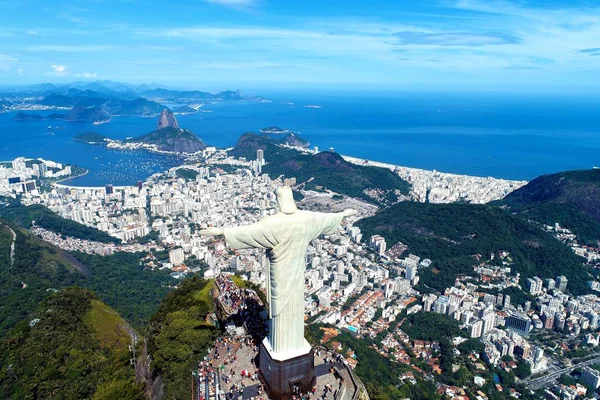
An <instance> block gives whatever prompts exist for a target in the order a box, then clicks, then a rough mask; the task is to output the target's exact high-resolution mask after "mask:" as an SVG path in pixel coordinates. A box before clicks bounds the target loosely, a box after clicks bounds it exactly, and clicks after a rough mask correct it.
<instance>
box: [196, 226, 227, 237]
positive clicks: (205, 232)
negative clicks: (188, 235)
mask: <svg viewBox="0 0 600 400" xmlns="http://www.w3.org/2000/svg"><path fill="white" fill-rule="evenodd" d="M199 233H200V234H201V235H202V236H221V235H223V228H213V227H211V228H206V229H202V230H201V231H200V232H199Z"/></svg>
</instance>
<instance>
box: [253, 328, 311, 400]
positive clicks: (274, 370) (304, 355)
mask: <svg viewBox="0 0 600 400" xmlns="http://www.w3.org/2000/svg"><path fill="white" fill-rule="evenodd" d="M304 342H305V346H304V347H303V348H302V349H300V350H298V351H295V352H290V353H286V354H277V353H275V352H273V349H272V348H271V344H270V343H269V340H268V339H267V338H265V339H264V340H263V342H262V343H261V344H260V350H259V368H260V373H261V375H262V377H263V379H264V381H265V383H266V385H267V391H268V395H269V398H270V399H274V400H287V399H291V398H292V395H294V393H300V392H302V393H309V392H310V390H311V389H312V388H313V386H314V385H315V383H316V377H315V358H314V352H313V349H312V347H310V345H309V344H308V342H306V340H305V341H304Z"/></svg>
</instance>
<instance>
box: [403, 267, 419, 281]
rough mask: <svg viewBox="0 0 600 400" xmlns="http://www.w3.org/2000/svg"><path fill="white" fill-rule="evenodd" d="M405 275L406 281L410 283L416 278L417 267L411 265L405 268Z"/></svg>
mask: <svg viewBox="0 0 600 400" xmlns="http://www.w3.org/2000/svg"><path fill="white" fill-rule="evenodd" d="M405 275H406V279H408V280H409V281H412V280H413V279H415V277H416V276H417V267H416V266H412V265H409V266H407V267H406V270H405Z"/></svg>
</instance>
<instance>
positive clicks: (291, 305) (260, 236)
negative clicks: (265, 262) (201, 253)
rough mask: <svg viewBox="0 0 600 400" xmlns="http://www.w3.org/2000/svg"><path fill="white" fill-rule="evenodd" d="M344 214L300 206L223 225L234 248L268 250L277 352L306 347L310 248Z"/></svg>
mask: <svg viewBox="0 0 600 400" xmlns="http://www.w3.org/2000/svg"><path fill="white" fill-rule="evenodd" d="M343 218H344V216H343V214H342V213H318V212H310V211H302V210H299V211H296V212H295V213H293V214H284V213H281V212H280V213H278V214H276V215H273V216H270V217H267V218H264V219H263V220H261V221H259V222H257V223H255V224H252V225H247V226H238V227H235V228H224V229H223V231H224V235H225V240H226V241H227V243H228V244H229V245H230V246H231V247H232V248H234V249H248V248H259V249H265V250H267V256H268V258H269V261H270V266H269V281H268V291H267V294H268V300H269V313H270V317H271V320H270V327H269V342H270V345H271V348H272V349H273V351H274V352H275V353H277V354H280V355H283V354H285V353H293V352H294V351H297V350H300V349H302V348H304V347H305V340H304V273H305V271H306V250H307V248H308V245H309V243H310V242H311V241H312V240H314V239H316V238H318V237H319V236H321V235H324V234H333V233H334V232H335V231H336V229H337V227H338V226H339V225H340V223H341V222H342V219H343Z"/></svg>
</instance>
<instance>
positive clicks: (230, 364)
mask: <svg viewBox="0 0 600 400" xmlns="http://www.w3.org/2000/svg"><path fill="white" fill-rule="evenodd" d="M217 349H218V352H217V353H216V354H218V358H214V359H213V366H214V367H216V368H218V369H219V371H220V373H221V391H222V392H224V393H225V398H226V399H244V400H245V399H254V400H266V399H268V397H267V396H266V395H265V387H264V385H263V384H262V383H261V382H260V380H259V379H258V377H259V372H258V366H257V365H256V364H255V362H256V361H257V357H256V356H257V354H258V348H257V347H256V346H254V344H251V345H248V344H246V343H244V341H242V342H241V343H240V342H239V341H235V342H233V343H230V344H222V345H220V346H218V348H217ZM317 353H318V354H319V355H317ZM216 354H215V353H213V355H216ZM326 358H327V359H328V363H326V362H325V359H326ZM331 358H332V357H331V355H329V353H327V352H324V351H322V350H321V351H318V352H315V375H316V377H317V384H316V390H315V392H314V394H313V393H311V394H309V395H307V396H306V397H305V398H306V399H324V400H333V399H334V398H335V395H336V394H337V391H338V390H341V388H342V387H343V386H345V387H346V390H345V392H346V393H349V394H350V395H351V394H353V393H354V387H353V385H352V382H350V381H349V379H348V377H346V380H345V381H344V382H342V380H341V379H340V376H337V373H334V372H332V371H333V367H336V366H337V367H340V366H341V365H340V364H336V363H335V362H332V359H331ZM344 397H346V396H344Z"/></svg>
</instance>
